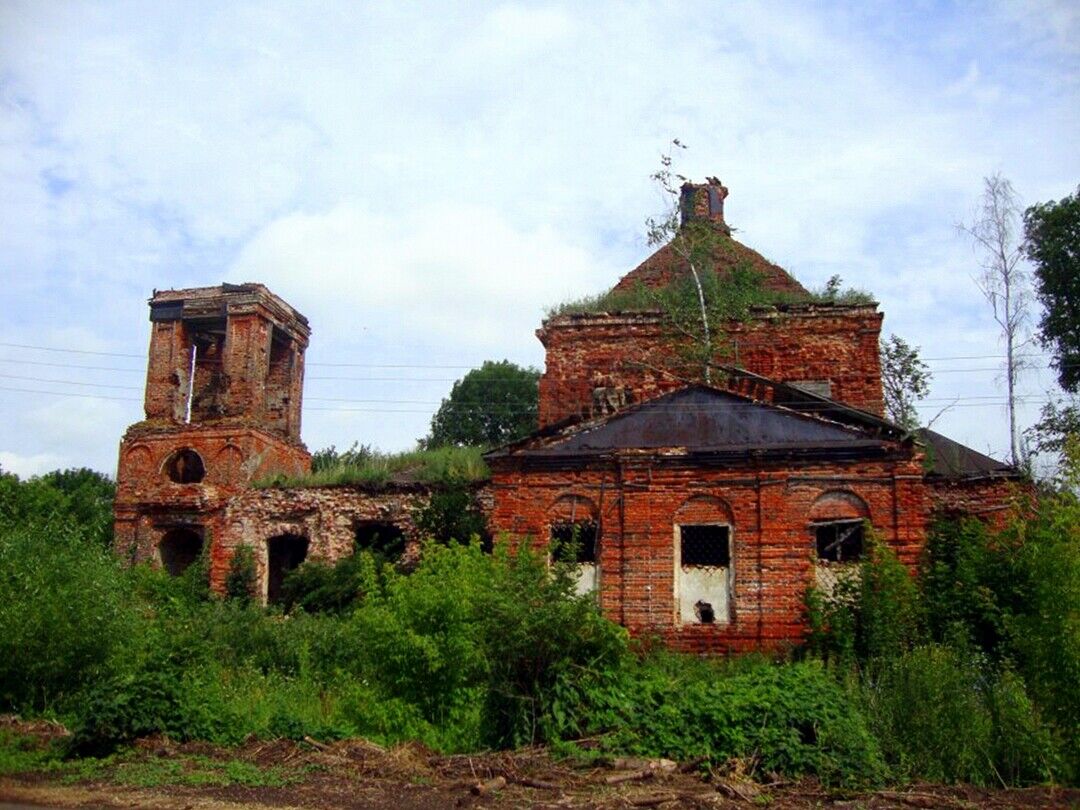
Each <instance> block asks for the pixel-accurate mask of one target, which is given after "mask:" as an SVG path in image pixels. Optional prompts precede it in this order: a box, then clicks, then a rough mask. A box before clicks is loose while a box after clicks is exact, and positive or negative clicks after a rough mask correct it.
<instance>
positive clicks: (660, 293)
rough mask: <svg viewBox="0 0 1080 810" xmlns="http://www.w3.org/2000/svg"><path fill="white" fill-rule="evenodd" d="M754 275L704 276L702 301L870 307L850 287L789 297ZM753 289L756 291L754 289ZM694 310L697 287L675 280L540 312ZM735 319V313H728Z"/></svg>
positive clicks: (869, 300) (866, 297)
mask: <svg viewBox="0 0 1080 810" xmlns="http://www.w3.org/2000/svg"><path fill="white" fill-rule="evenodd" d="M755 275H756V273H754V271H753V270H751V269H748V268H741V269H737V271H736V273H735V275H734V276H733V277H731V278H724V277H719V276H712V277H709V276H706V277H705V278H704V279H703V283H704V285H705V287H706V291H705V294H706V299H707V300H712V299H714V297H719V298H729V297H730V298H732V299H737V300H738V303H739V304H740V306H737V307H735V308H734V310H738V309H741V308H743V307H769V306H785V305H793V304H841V305H850V306H856V305H869V304H874V303H876V302H875V299H874V296H873V295H871V294H870V293H869V292H867V291H866V290H860V289H856V288H853V287H850V288H847V289H839V288H838V287H836V286H832V287H825V288H823V289H821V290H814V291H811V292H808V293H806V294H804V295H803V294H792V293H786V292H780V291H778V290H770V289H767V288H765V287H764V286H762V285H760V283H758V284H756V285H755V284H754V283H750V284H748V283H747V281H748V280H749V281H751V282H753V280H754V279H753V277H754V276H755ZM755 286H756V289H755ZM711 306H712V308H716V309H719V311H721V312H722V311H724V310H725V309H731V308H730V307H724V306H719V307H717V306H715V305H711ZM697 307H698V299H697V287H696V286H695V285H693V284H692V283H689V277H686V278H683V279H679V280H676V281H674V282H672V283H671V284H669V285H667V286H666V287H663V288H660V289H653V288H650V287H646V286H645V285H643V284H637V285H635V286H634V287H632V288H631V289H629V290H608V291H606V292H602V293H598V294H596V295H587V296H584V297H582V298H575V299H571V300H569V301H563V302H562V303H559V304H555V305H554V306H550V307H547V308H546V309H545V310H544V315H545V317H547V318H557V317H559V316H562V315H596V314H600V313H608V314H612V313H621V312H658V313H662V312H669V313H670V312H676V311H683V310H689V311H691V312H696V308H697ZM731 314H732V315H734V316H735V317H736V319H738V315H739V314H740V313H739V312H737V311H733V312H732V313H731Z"/></svg>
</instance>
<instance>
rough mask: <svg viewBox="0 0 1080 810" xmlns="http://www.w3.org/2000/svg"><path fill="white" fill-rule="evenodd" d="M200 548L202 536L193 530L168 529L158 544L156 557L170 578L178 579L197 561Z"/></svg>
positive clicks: (200, 551)
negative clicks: (159, 559)
mask: <svg viewBox="0 0 1080 810" xmlns="http://www.w3.org/2000/svg"><path fill="white" fill-rule="evenodd" d="M202 547H203V539H202V535H201V534H199V533H198V532H197V531H195V530H194V529H170V530H169V531H167V532H165V534H164V535H163V536H162V538H161V542H160V543H158V556H159V557H160V558H161V565H162V567H163V568H164V569H165V570H166V571H168V572H169V574H170V576H174V577H178V576H180V575H181V574H182V573H184V571H186V570H187V569H188V568H189V567H190V566H191V564H192V563H193V562H195V560H197V559H199V555H200V554H201V553H202Z"/></svg>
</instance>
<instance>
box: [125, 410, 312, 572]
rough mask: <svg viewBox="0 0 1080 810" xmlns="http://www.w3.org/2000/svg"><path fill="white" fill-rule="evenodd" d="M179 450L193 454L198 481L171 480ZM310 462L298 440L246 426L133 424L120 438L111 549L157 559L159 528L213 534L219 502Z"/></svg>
mask: <svg viewBox="0 0 1080 810" xmlns="http://www.w3.org/2000/svg"><path fill="white" fill-rule="evenodd" d="M182 453H185V454H186V453H194V454H195V455H196V456H197V457H198V459H199V463H200V464H201V467H202V475H201V477H198V480H187V481H184V480H175V479H177V478H178V476H176V475H175V469H174V460H175V458H176V457H177V455H178V454H182ZM310 467H311V457H310V455H309V454H308V452H307V450H306V449H304V447H303V446H297V445H293V444H289V443H286V442H283V441H282V440H281V439H280V438H278V437H277V436H274V435H272V434H269V433H266V432H263V431H259V430H254V429H251V428H198V429H191V428H186V427H183V426H174V427H173V428H171V429H164V428H162V429H154V428H153V427H150V426H148V425H146V424H145V423H140V424H139V425H135V426H133V427H132V428H130V429H129V430H128V432H127V434H126V435H125V436H124V440H123V441H122V442H121V445H120V461H119V464H118V466H117V471H118V472H117V482H116V500H115V505H114V511H115V517H116V521H115V524H114V530H115V541H114V543H115V548H116V550H117V551H118V553H120V554H121V555H122V556H123V557H124V558H125V559H129V560H132V561H136V562H142V561H152V560H157V559H158V543H159V542H160V540H161V537H162V536H163V534H164V532H166V531H168V530H170V529H172V528H177V527H186V528H191V529H193V530H195V531H198V532H200V533H202V534H204V535H206V536H207V537H208V538H209V537H210V536H211V535H216V534H218V533H219V531H220V526H221V520H222V511H223V509H224V506H225V504H226V503H227V502H228V501H229V499H230V498H232V497H233V496H234V495H236V494H237V493H238V492H241V491H242V490H244V489H246V488H247V487H248V486H250V484H251V482H253V481H256V480H258V479H260V478H264V477H267V476H270V475H274V474H278V473H281V474H285V475H300V474H301V473H303V472H305V471H306V470H308V469H310Z"/></svg>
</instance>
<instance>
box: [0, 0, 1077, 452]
mask: <svg viewBox="0 0 1080 810" xmlns="http://www.w3.org/2000/svg"><path fill="white" fill-rule="evenodd" d="M1076 19H1077V14H1076V11H1075V4H1070V3H1065V2H1052V0H1044V1H1043V2H1041V3H1040V4H1039V5H1038V7H1033V6H1031V5H1030V4H1019V3H1002V4H999V5H997V6H995V7H993V9H992V10H991V11H990V12H988V13H985V14H981V15H974V14H971V13H970V11H969V10H968V11H965V10H960V11H954V10H952V9H949V8H939V7H933V8H930V9H923V8H921V9H919V10H918V11H916V12H909V11H908V10H907V9H905V8H902V7H895V8H888V7H886V8H879V7H876V6H875V7H874V8H873V9H871V10H870V11H867V12H863V11H860V10H858V9H855V8H852V7H848V6H846V5H842V4H836V5H830V4H820V5H814V6H807V5H805V4H801V3H783V2H781V3H776V4H759V3H726V4H722V5H712V6H701V5H695V4H690V5H681V6H680V5H675V6H672V5H670V4H652V3H642V4H634V5H627V4H618V5H606V4H599V3H598V4H585V5H582V4H569V3H503V4H497V5H490V6H481V5H475V4H453V3H442V4H435V5H425V6H424V7H414V6H409V5H407V4H394V5H355V4H344V3H323V4H318V5H316V6H308V7H305V8H304V9H299V8H297V7H295V6H293V5H291V4H285V3H273V2H271V3H258V4H231V5H227V6H205V5H200V4H189V5H186V6H183V7H181V8H177V9H173V10H171V11H169V12H168V13H165V12H163V11H161V10H158V9H156V8H153V7H147V6H143V5H131V6H125V5H112V4H91V3H84V4H74V5H71V4H39V3H6V4H3V6H2V7H0V54H3V56H2V57H0V77H2V78H0V178H2V180H3V183H4V189H5V193H4V195H2V196H0V220H2V221H4V222H5V224H8V223H10V224H11V226H10V227H5V229H4V231H3V232H2V233H0V272H2V273H3V276H4V282H5V294H7V295H9V296H10V298H11V301H12V304H11V305H10V306H5V315H7V316H8V317H7V318H6V319H5V323H4V325H3V326H0V340H6V341H8V342H25V343H35V344H47V343H56V344H57V345H60V344H63V345H71V346H74V347H75V348H79V347H84V346H94V347H98V348H99V350H105V351H120V352H124V353H136V354H141V353H142V352H143V351H144V350H145V346H146V320H145V318H146V312H145V298H146V297H147V296H148V294H149V293H150V290H151V289H152V288H154V287H158V288H165V287H179V286H191V285H197V284H210V283H216V282H218V281H220V280H221V279H222V278H223V277H226V276H227V277H228V278H230V279H234V280H239V279H243V280H259V281H265V282H266V283H268V284H269V285H270V286H271V287H272V288H273V289H275V291H277V292H278V293H280V294H281V295H283V296H284V297H286V299H288V300H290V301H292V302H293V303H295V304H296V305H297V307H298V308H300V309H301V310H302V311H304V312H305V313H306V314H308V315H309V316H310V317H311V319H312V322H313V327H314V337H313V343H312V348H311V354H310V356H311V359H312V360H313V362H358V363H359V362H370V363H396V364H401V365H417V364H423V363H424V362H425V361H428V362H429V363H432V362H434V363H436V364H443V365H456V366H457V365H468V364H470V363H475V362H479V361H481V360H483V359H486V358H489V357H502V356H508V357H510V358H511V359H515V360H518V361H520V362H532V363H539V362H540V360H541V349H540V346H539V344H538V343H537V342H536V340H535V338H534V337H533V334H532V333H533V330H534V329H535V328H536V326H537V323H538V320H539V315H540V312H541V308H542V307H543V306H544V305H545V304H547V303H550V302H552V301H555V300H558V299H560V298H562V297H565V296H567V295H579V294H581V293H584V292H593V291H597V290H599V289H601V288H603V287H604V286H605V285H607V284H609V283H611V282H612V281H614V280H615V279H616V278H617V277H618V276H619V275H621V273H623V272H625V271H626V270H627V269H629V268H630V267H631V266H633V264H634V263H635V262H636V261H637V260H639V259H640V258H642V257H643V255H644V254H645V252H646V249H645V246H644V240H643V238H642V227H641V223H642V221H643V220H644V218H645V216H646V215H647V214H650V213H654V212H655V209H656V207H657V202H656V197H655V194H654V192H653V190H652V189H651V187H650V185H649V183H648V180H647V175H648V173H649V172H650V171H652V170H653V169H654V168H655V167H656V165H657V161H658V153H659V150H660V149H662V148H663V146H664V144H665V143H666V141H667V140H668V139H669V138H671V137H673V136H678V137H681V138H682V139H683V140H684V141H685V142H687V143H689V144H690V146H691V150H690V151H689V152H688V153H686V155H685V156H684V157H685V160H684V161H683V163H682V168H683V169H684V170H685V171H686V173H688V174H691V175H693V176H695V177H702V176H704V175H706V174H716V175H719V176H720V177H721V178H722V179H723V180H724V181H725V183H726V184H727V185H728V186H729V187H730V188H731V190H732V194H731V198H730V199H729V201H728V210H729V213H730V218H731V220H732V222H733V223H734V224H735V225H736V226H738V227H739V228H740V229H741V238H743V239H744V241H746V242H747V243H748V244H750V245H752V246H754V247H756V248H758V249H759V250H761V251H762V252H763V253H765V254H766V255H768V256H769V257H770V258H772V259H774V260H777V261H779V262H781V263H782V264H785V265H786V266H790V267H792V268H793V269H794V270H795V271H796V273H797V274H798V275H799V277H800V278H801V280H803V281H804V282H805V283H807V284H810V285H815V284H820V283H821V282H823V281H824V280H825V279H826V278H828V276H830V275H832V274H833V273H840V274H841V275H843V276H844V278H845V280H846V281H847V282H848V283H851V284H855V285H858V286H864V287H868V288H870V289H872V290H874V291H875V292H877V293H878V295H879V297H880V298H881V300H882V302H883V304H884V306H885V308H886V311H887V313H888V316H889V325H890V328H892V326H893V325H894V324H895V328H896V331H900V332H902V333H903V334H905V336H906V337H908V338H910V339H911V340H912V341H913V342H915V343H919V344H921V345H922V346H923V347H924V352H925V353H927V354H931V355H944V354H950V353H953V352H952V349H951V348H948V347H950V346H954V345H955V346H959V345H967V344H972V343H985V342H986V341H987V340H991V339H992V337H993V334H994V333H993V330H992V326H990V325H989V324H988V319H987V318H986V314H985V312H983V310H982V309H981V308H980V304H979V302H978V298H977V293H976V292H975V291H974V289H973V288H970V287H967V286H966V285H967V282H966V277H967V272H966V267H967V266H969V265H970V263H971V262H970V259H971V257H970V254H968V253H965V251H964V250H963V245H962V243H960V242H958V241H957V239H956V236H955V234H953V233H952V232H951V231H950V230H949V228H950V226H951V224H952V223H953V222H955V221H956V220H957V219H959V218H960V217H962V216H963V215H964V213H965V212H966V210H967V207H968V206H969V205H970V203H971V202H972V201H973V199H974V197H975V196H977V194H978V190H979V186H980V180H981V177H982V176H983V175H985V174H989V173H992V172H993V171H996V170H999V169H1000V170H1002V171H1003V172H1005V173H1006V174H1007V175H1008V176H1010V177H1011V178H1012V180H1013V182H1014V184H1015V185H1016V187H1017V188H1018V189H1021V190H1022V191H1025V192H1026V193H1027V194H1028V195H1029V199H1047V198H1049V197H1051V196H1055V197H1060V196H1061V195H1063V194H1065V193H1068V192H1069V191H1071V190H1072V188H1073V187H1074V185H1075V178H1076V176H1077V174H1078V173H1080V158H1078V156H1077V152H1076V149H1075V142H1076V139H1077V135H1078V134H1080V132H1078V129H1080V126H1078V122H1077V118H1076V115H1075V110H1076V109H1077V107H1078V106H1080V97H1078V96H1080V93H1078V89H1077V88H1078V86H1080V83H1078V82H1077V69H1076V63H1075V59H1074V58H1073V57H1072V54H1074V52H1075V43H1076V41H1078V38H1077V37H1075V36H1072V34H1074V33H1075V28H1076V24H1077V22H1076ZM975 336H977V337H975ZM29 357H30V355H26V354H19V356H18V357H17V358H16V359H20V358H21V359H28V358H29ZM35 357H37V355H35ZM0 359H2V358H0ZM39 359H40V358H39ZM121 363H122V364H125V365H129V364H134V365H138V364H139V361H135V360H116V361H115V362H113V361H110V362H109V363H104V362H103V363H101V364H99V365H103V366H105V365H110V364H111V365H120V364H121ZM316 368H317V366H312V369H311V370H310V371H309V377H311V378H312V382H311V384H310V385H309V387H308V393H309V395H310V398H311V400H312V403H313V402H314V397H317V396H324V397H330V396H334V395H336V394H337V395H341V396H346V395H347V396H353V397H357V398H359V394H358V393H356V391H357V390H358V389H359V390H360V392H361V393H367V392H371V395H372V398H376V397H377V398H382V399H391V400H406V399H418V400H422V401H424V402H432V401H435V402H437V401H438V399H439V397H440V396H441V395H442V393H444V392H445V390H446V388H447V387H448V385H449V383H447V382H445V381H444V379H443V378H446V377H451V378H452V377H454V376H457V375H458V374H459V373H460V372H459V371H458V370H457V369H444V370H442V371H440V372H439V373H438V376H439V379H438V381H435V382H431V383H422V382H415V381H412V380H409V381H406V380H400V379H399V380H386V381H382V380H379V381H367V380H365V381H360V382H361V383H362V384H360V385H353V382H352V381H330V380H327V381H318V380H316V379H314V378H315V377H317V376H329V375H326V374H323V375H317V374H315V373H313V372H314V371H315V369H316ZM103 374H105V375H108V372H103ZM395 374H396V376H397V377H399V378H400V377H402V376H404V374H403V372H401V371H400V370H399V371H398V372H395ZM114 376H115V375H114ZM135 376H136V377H137V375H135ZM341 376H343V375H341ZM353 376H361V375H360V374H359V373H354V374H353ZM368 376H372V375H371V374H368ZM386 376H391V375H390V374H389V373H387V374H386ZM429 376H432V377H434V376H436V375H435V374H431V375H429ZM80 379H84V378H82V377H80ZM86 379H89V378H86ZM95 379H97V381H98V382H100V383H109V382H111V380H110V379H109V378H107V377H102V378H95ZM335 389H344V390H345V392H346V393H345V394H341V392H340V391H337V390H335ZM978 390H989V391H992V390H993V381H992V379H987V380H984V381H982V382H981V383H979V386H978ZM135 396H137V393H136V394H135ZM8 397H11V398H10V399H9V398H7V397H0V416H8V415H10V417H11V418H10V420H9V423H10V424H20V425H24V426H25V431H26V432H27V435H26V436H20V437H19V441H20V442H22V443H26V446H25V447H24V446H23V444H20V445H19V446H18V447H13V451H17V452H20V453H24V454H26V453H29V452H32V451H33V452H44V451H45V450H48V451H49V452H54V453H56V454H58V455H66V453H67V451H68V448H67V447H66V446H64V445H62V444H61V441H74V442H75V444H77V437H73V436H71V435H70V434H67V433H64V434H62V433H61V432H60V431H58V430H53V429H51V428H50V427H48V425H49V424H50V423H49V422H48V420H46V421H45V422H41V423H33V424H31V423H29V422H20V421H19V420H20V419H21V418H22V417H21V416H20V414H19V409H20V407H21V405H20V403H23V404H25V400H24V399H20V397H19V396H15V395H13V394H12V395H8ZM37 401H38V400H35V402H37ZM393 404H396V403H392V405H393ZM408 405H409V407H414V409H421V408H422V407H423V406H419V408H416V406H413V405H412V404H411V403H408ZM327 406H329V405H327ZM401 407H402V408H404V407H405V404H402V405H401ZM432 407H433V406H432ZM341 420H346V421H345V422H344V423H343V422H342V421H341ZM348 425H352V426H353V429H352V431H351V432H347V431H349V430H350V429H349V428H348ZM306 426H307V428H306V429H307V431H308V432H307V436H308V440H309V443H311V444H313V445H315V446H318V445H321V444H324V443H329V441H336V443H337V444H338V445H339V446H341V445H342V444H348V443H349V442H351V440H352V439H353V438H354V437H355V438H360V439H362V440H364V441H374V442H376V443H380V444H383V445H384V446H400V445H402V444H403V443H406V442H407V441H409V440H410V439H411V438H415V436H417V435H420V434H421V433H423V431H424V429H425V427H426V415H425V414H423V413H421V414H377V413H374V412H373V410H372V411H364V412H356V413H355V414H349V415H344V416H342V415H341V414H331V413H328V412H319V411H314V410H311V411H310V413H309V415H308V416H307V422H306ZM109 429H110V430H112V426H111V423H110V426H109ZM74 430H76V432H77V430H78V428H74ZM82 430H83V431H84V436H85V437H86V443H85V444H84V445H80V446H81V447H84V448H85V450H80V451H79V452H87V453H90V454H91V455H92V456H93V457H94V458H95V459H109V458H110V457H111V456H112V455H113V454H114V452H115V440H116V438H117V435H109V436H105V435H103V433H104V431H103V430H96V431H95V430H91V429H89V428H86V427H84V428H82ZM337 430H342V431H343V432H344V435H342V434H336V433H335V431H337ZM61 435H63V436H64V438H63V439H61ZM958 438H963V436H959V437H958ZM31 444H34V446H30V445H31ZM75 444H72V445H71V447H74V446H75ZM102 463H105V462H102ZM112 463H113V462H112V461H111V460H110V461H108V463H107V466H106V468H109V467H111V464H112Z"/></svg>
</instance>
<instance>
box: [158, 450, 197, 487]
mask: <svg viewBox="0 0 1080 810" xmlns="http://www.w3.org/2000/svg"><path fill="white" fill-rule="evenodd" d="M165 474H166V475H167V476H168V477H169V480H170V481H172V482H173V483H175V484H197V483H199V482H200V481H202V480H203V478H205V477H206V467H205V466H204V465H203V460H202V456H200V455H199V454H198V453H196V452H195V451H194V450H192V449H191V448H190V447H185V448H183V449H182V450H177V451H176V452H175V453H173V454H172V455H171V456H169V460H168V461H167V462H165Z"/></svg>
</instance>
